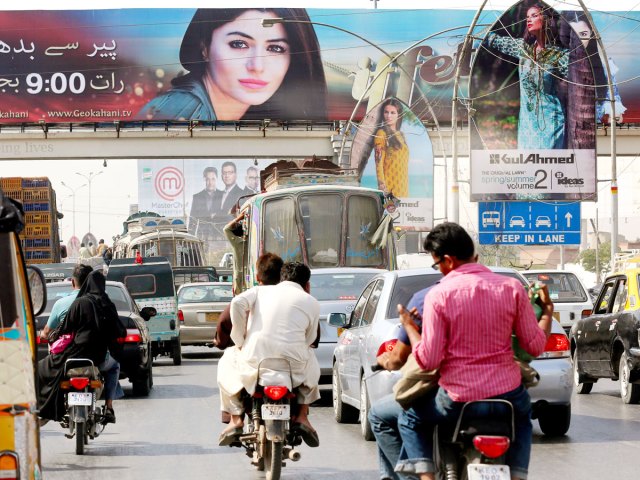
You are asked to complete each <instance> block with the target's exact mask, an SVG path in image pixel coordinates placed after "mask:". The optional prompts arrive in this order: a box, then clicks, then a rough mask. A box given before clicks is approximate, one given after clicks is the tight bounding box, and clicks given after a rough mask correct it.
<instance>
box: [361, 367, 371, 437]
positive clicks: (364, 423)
mask: <svg viewBox="0 0 640 480" xmlns="http://www.w3.org/2000/svg"><path fill="white" fill-rule="evenodd" d="M370 406H371V405H370V404H369V395H368V393H367V383H366V382H365V379H364V376H363V377H362V378H361V379H360V433H362V438H364V439H365V440H367V441H368V442H370V441H372V440H375V437H374V436H373V430H371V424H370V423H369V407H370Z"/></svg>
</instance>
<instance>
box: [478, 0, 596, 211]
mask: <svg viewBox="0 0 640 480" xmlns="http://www.w3.org/2000/svg"><path fill="white" fill-rule="evenodd" d="M587 27H588V21H587V19H586V18H585V17H584V16H583V15H578V14H577V13H576V12H564V14H563V15H561V14H560V13H558V12H557V11H555V10H554V9H552V8H551V7H550V6H548V5H547V4H545V3H541V2H538V1H536V0H522V1H520V2H518V3H517V4H515V5H514V6H513V7H511V8H510V9H509V10H508V11H507V12H505V13H504V15H502V16H500V18H499V19H498V20H497V22H495V23H494V24H493V26H492V27H491V28H490V29H489V31H488V32H487V33H486V35H485V36H484V37H483V40H482V42H481V43H480V45H479V46H478V48H477V51H476V55H475V61H474V64H473V69H472V73H471V78H470V85H469V97H470V104H471V107H472V108H473V115H472V122H470V124H471V128H470V129H471V151H472V154H471V168H472V175H471V178H472V182H471V198H472V200H485V201H486V200H595V196H596V192H597V189H596V185H597V183H596V168H595V167H596V165H595V159H596V154H595V147H596V114H597V113H598V114H600V117H601V118H600V119H599V120H600V121H603V118H602V116H603V113H604V112H603V111H602V109H600V108H598V110H597V108H596V107H597V105H598V107H600V106H601V104H602V102H603V101H604V97H600V100H599V101H598V102H597V100H598V97H597V94H598V93H601V91H603V90H605V89H604V88H603V83H605V84H606V80H604V76H603V74H602V72H603V68H602V62H601V59H600V55H599V54H598V48H597V45H596V41H595V39H593V38H592V35H591V34H590V33H587V31H586V29H587ZM579 35H580V36H579ZM598 82H599V83H598Z"/></svg>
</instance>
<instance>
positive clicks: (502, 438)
mask: <svg viewBox="0 0 640 480" xmlns="http://www.w3.org/2000/svg"><path fill="white" fill-rule="evenodd" d="M514 432H515V426H514V415H513V406H512V405H511V403H510V402H508V401H507V400H500V399H486V400H476V401H472V402H467V403H465V404H464V406H463V407H462V410H461V411H460V414H459V415H458V419H457V421H456V423H455V424H453V425H438V426H436V429H435V433H434V436H435V438H436V439H437V441H436V442H435V448H434V461H435V464H436V469H437V471H438V472H439V475H440V476H439V477H437V478H440V479H443V480H458V479H462V480H465V479H466V480H510V479H511V474H510V471H509V466H508V465H506V464H505V461H506V454H507V452H508V450H509V446H510V445H511V442H513V440H514Z"/></svg>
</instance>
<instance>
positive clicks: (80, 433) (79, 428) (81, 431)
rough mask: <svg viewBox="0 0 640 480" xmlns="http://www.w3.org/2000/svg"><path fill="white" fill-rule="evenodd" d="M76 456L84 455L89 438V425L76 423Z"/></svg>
mask: <svg viewBox="0 0 640 480" xmlns="http://www.w3.org/2000/svg"><path fill="white" fill-rule="evenodd" d="M75 426H76V455H84V444H85V437H86V436H87V424H86V423H84V422H81V423H76V425H75Z"/></svg>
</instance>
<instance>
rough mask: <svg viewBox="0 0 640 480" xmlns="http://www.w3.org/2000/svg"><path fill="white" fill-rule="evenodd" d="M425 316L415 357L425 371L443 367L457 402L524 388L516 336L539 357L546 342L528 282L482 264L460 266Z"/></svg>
mask: <svg viewBox="0 0 640 480" xmlns="http://www.w3.org/2000/svg"><path fill="white" fill-rule="evenodd" d="M423 316H424V320H423V322H422V340H421V341H420V343H418V344H416V345H415V346H414V348H413V354H414V356H415V358H416V360H417V362H418V364H419V365H420V366H421V367H422V368H423V369H425V370H430V369H433V368H438V367H439V368H440V382H439V383H440V386H441V387H442V388H444V389H445V390H446V391H447V393H448V394H449V397H451V399H452V400H454V401H457V402H466V401H470V400H479V399H483V398H489V397H493V396H495V395H500V394H502V393H506V392H509V391H511V390H513V389H514V388H516V387H518V385H520V383H521V378H520V368H519V367H518V365H517V364H516V363H515V362H514V360H513V349H512V348H511V334H512V332H515V334H516V336H517V337H518V340H519V342H520V346H521V347H522V348H523V349H524V350H526V351H527V352H528V353H530V354H531V355H533V356H538V355H540V354H541V353H542V351H543V350H544V346H545V343H546V335H545V333H544V331H543V330H542V329H541V328H540V327H538V322H537V320H536V316H535V313H534V312H533V308H532V307H531V303H530V301H529V298H528V295H527V292H526V290H525V289H524V288H523V286H522V283H520V282H519V281H518V280H516V279H515V278H509V277H506V276H504V275H499V274H497V273H493V272H492V271H491V270H489V269H488V268H487V267H485V266H484V265H480V264H479V263H467V264H463V265H461V266H459V267H458V268H456V269H455V270H454V271H452V272H450V273H449V274H448V275H446V276H445V277H444V278H443V279H442V280H441V281H440V284H439V285H437V286H436V287H434V288H432V289H431V290H430V291H429V293H427V296H426V297H425V302H424V315H423Z"/></svg>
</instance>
